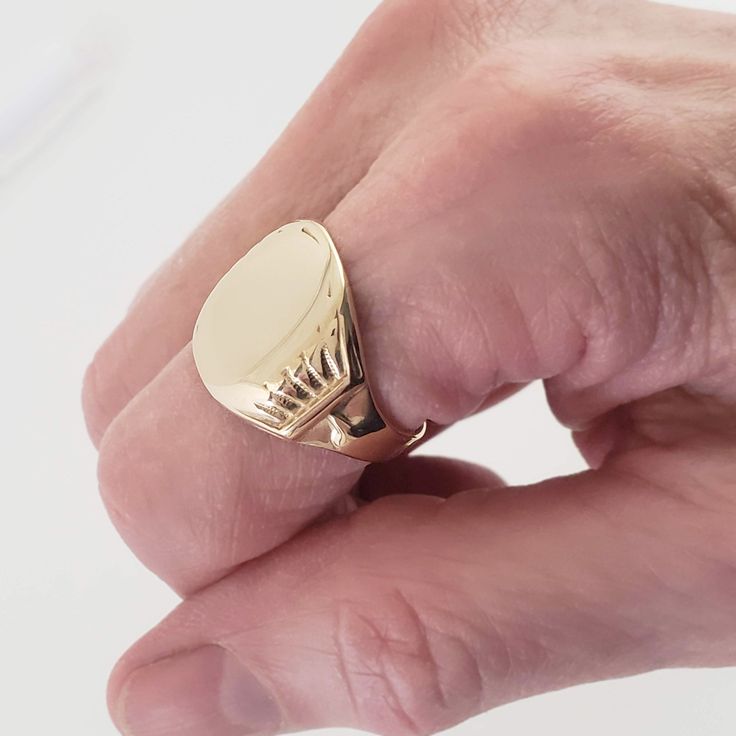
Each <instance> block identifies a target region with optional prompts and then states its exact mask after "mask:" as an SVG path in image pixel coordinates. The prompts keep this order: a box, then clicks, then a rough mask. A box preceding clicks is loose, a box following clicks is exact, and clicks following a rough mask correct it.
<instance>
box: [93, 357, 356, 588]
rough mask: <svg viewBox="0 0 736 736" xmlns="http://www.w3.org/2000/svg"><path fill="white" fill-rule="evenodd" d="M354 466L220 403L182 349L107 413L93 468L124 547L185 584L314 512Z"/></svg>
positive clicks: (328, 504) (271, 540) (269, 542)
mask: <svg viewBox="0 0 736 736" xmlns="http://www.w3.org/2000/svg"><path fill="white" fill-rule="evenodd" d="M364 467H365V464H364V463H362V462H358V461H357V460H353V459H352V458H348V457H344V456H342V455H338V454H336V453H331V452H327V451H324V450H317V449H315V448H313V447H308V446H304V445H300V444H298V443H295V442H287V441H284V440H280V439H276V438H274V437H272V436H271V435H268V434H266V433H265V432H262V431H260V430H258V429H256V428H254V427H252V426H250V425H247V424H245V423H244V422H243V421H242V420H241V419H239V418H238V417H236V416H235V415H233V414H230V413H229V412H227V411H223V410H220V407H219V405H216V404H215V403H214V402H213V401H212V398H211V396H210V395H209V394H208V393H207V391H206V390H205V389H204V387H203V386H202V383H201V381H200V380H199V377H198V375H197V371H196V368H195V366H194V361H193V360H192V357H191V351H189V350H188V349H187V350H185V351H183V352H182V353H181V354H180V355H179V356H178V358H177V359H176V360H175V361H173V362H172V363H171V364H170V365H169V366H167V368H165V369H164V370H163V371H162V373H161V374H160V375H159V376H158V377H157V378H156V379H155V380H154V381H153V382H152V383H151V384H150V385H149V386H147V387H146V388H145V389H143V391H141V392H140V393H139V394H138V395H137V396H136V397H135V399H133V401H131V402H130V404H129V405H128V406H127V407H126V408H125V409H124V411H123V412H122V414H121V415H120V416H119V417H118V418H117V419H116V420H115V422H114V423H113V425H112V426H111V428H110V431H109V432H108V433H106V435H105V437H104V439H103V442H102V445H101V446H100V463H99V470H98V475H99V482H100V491H101V493H102V497H103V499H104V501H105V504H106V506H107V508H108V510H109V513H110V515H111V518H112V520H113V522H114V523H115V525H116V527H117V529H118V531H119V532H120V533H121V535H122V536H123V538H124V539H125V540H126V542H127V543H128V545H129V546H130V548H131V549H132V550H133V552H135V553H136V554H137V555H138V557H139V558H140V559H141V560H142V561H143V563H144V564H146V565H147V566H148V567H149V568H150V569H152V570H153V571H154V572H155V573H156V574H157V575H159V576H160V577H161V578H163V579H164V580H166V581H167V582H168V583H169V584H170V585H171V586H172V587H173V588H174V589H175V590H177V591H178V592H180V593H182V594H187V593H190V592H191V591H193V590H197V589H198V588H200V587H202V586H204V585H206V584H208V583H210V582H212V581H213V580H216V579H218V578H220V577H222V576H223V575H225V574H226V573H227V572H228V571H229V570H230V569H231V568H232V567H233V566H235V565H237V564H240V563H241V562H242V561H244V560H247V559H250V558H251V557H257V556H258V555H260V554H262V553H263V552H264V551H266V550H269V549H271V548H273V547H275V546H277V545H278V544H280V543H281V542H283V541H284V540H286V539H288V538H289V537H291V536H292V535H293V534H295V533H296V532H297V531H299V530H300V529H302V528H304V526H306V525H307V524H308V523H310V522H311V521H314V520H315V519H317V518H319V517H321V516H322V515H324V514H325V513H326V512H328V510H329V509H331V508H332V507H333V505H334V504H335V503H337V502H338V500H339V499H340V498H341V497H345V496H346V494H347V493H348V492H349V491H350V490H351V489H352V488H353V487H354V486H355V484H356V483H357V481H358V479H359V477H360V473H361V471H362V470H363V468H364Z"/></svg>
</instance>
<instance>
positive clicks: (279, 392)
mask: <svg viewBox="0 0 736 736" xmlns="http://www.w3.org/2000/svg"><path fill="white" fill-rule="evenodd" d="M192 351H193V353H194V361H195V363H196V365H197V370H198V371H199V375H200V377H201V379H202V382H203V383H204V385H205V386H206V388H207V390H208V391H209V392H210V394H211V395H212V396H213V397H214V398H215V399H216V400H217V401H219V402H220V403H221V404H222V405H223V406H225V407H226V408H227V409H229V410H230V411H232V412H234V413H235V414H237V415H238V416H240V417H242V418H243V419H245V420H246V421H247V422H248V423H250V424H252V425H254V426H255V427H258V428H259V429H262V430H265V431H266V432H269V433H271V434H273V435H276V436H278V437H282V438H284V439H292V440H295V441H297V442H301V443H304V444H307V445H314V446H316V447H322V448H326V449H329V450H334V451H336V452H340V453H342V454H343V455H349V456H351V457H354V458H358V459H359V460H365V461H369V462H379V461H383V460H388V459H390V458H392V457H395V456H396V455H399V454H400V453H401V452H403V451H404V450H405V449H406V448H408V447H410V446H411V445H412V444H414V443H415V442H416V441H417V440H418V439H420V438H421V437H422V436H423V435H424V432H425V430H426V422H425V423H424V424H423V425H422V427H420V428H419V430H417V431H416V432H412V433H408V432H402V431H400V430H398V429H396V428H394V427H391V426H390V425H389V424H388V423H387V422H386V420H385V419H384V418H383V417H382V416H381V413H380V411H379V410H378V408H377V407H376V404H375V401H374V398H373V395H372V394H371V391H370V387H369V385H368V379H367V377H366V374H365V368H364V366H363V363H362V361H361V350H360V337H359V333H358V327H357V322H356V317H355V309H354V307H353V303H352V299H351V295H350V288H349V286H348V281H347V277H346V275H345V271H344V269H343V266H342V263H341V262H340V256H339V255H338V252H337V249H336V248H335V245H334V243H333V242H332V238H331V237H330V235H329V233H328V232H327V230H326V229H325V228H324V227H323V226H322V225H320V224H318V223H316V222H313V221H311V220H301V221H298V222H293V223H290V224H289V225H284V226H283V227H281V228H279V229H278V230H276V231H275V232H273V233H271V234H270V235H268V236H267V237H266V238H264V239H263V240H261V241H260V242H259V243H258V244H257V245H255V246H253V248H251V249H250V250H249V251H248V253H247V254H246V255H245V256H244V257H243V258H241V259H240V260H239V261H238V262H237V263H236V264H235V265H234V266H233V267H232V268H231V269H230V270H229V271H228V272H227V273H226V274H225V275H224V276H223V277H222V279H220V281H219V283H218V284H217V285H216V286H215V288H214V289H213V290H212V292H211V293H210V295H209V296H208V297H207V300H206V301H205V303H204V305H203V306H202V310H201V312H200V314H199V317H198V318H197V322H196V324H195V327H194V335H193V336H192Z"/></svg>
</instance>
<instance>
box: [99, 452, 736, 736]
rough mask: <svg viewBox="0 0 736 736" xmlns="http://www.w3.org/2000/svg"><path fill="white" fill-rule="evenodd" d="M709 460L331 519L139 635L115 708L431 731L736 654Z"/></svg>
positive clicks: (154, 717)
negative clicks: (565, 691)
mask: <svg viewBox="0 0 736 736" xmlns="http://www.w3.org/2000/svg"><path fill="white" fill-rule="evenodd" d="M692 463H693V457H691V456H690V455H689V453H688V451H685V450H683V449H682V448H678V450H677V451H666V450H656V451H655V450H652V451H651V452H650V453H649V455H648V458H647V467H648V468H650V469H654V470H655V471H656V472H657V473H659V472H660V471H662V470H663V469H666V473H664V472H663V473H661V474H659V475H658V476H657V477H660V478H663V479H664V480H663V482H662V483H661V484H655V483H654V482H653V481H651V480H650V479H648V478H647V477H646V476H643V475H642V474H640V473H639V471H638V470H637V471H636V472H633V471H632V470H631V469H630V467H629V466H627V465H626V462H624V461H623V460H622V461H621V464H619V465H616V464H609V465H607V466H606V467H605V468H604V469H602V470H598V471H590V472H587V473H584V474H582V475H580V476H576V477H571V478H566V479H557V480H552V481H548V482H545V483H543V484H540V486H539V487H535V488H526V489H518V488H516V489H514V488H508V489H498V488H496V489H494V490H493V491H482V490H480V491H479V490H475V491H473V490H471V491H466V492H464V493H460V494H456V495H452V494H451V493H449V492H448V493H446V494H445V495H447V496H448V498H446V499H443V498H440V497H437V496H435V497H430V496H422V495H406V496H390V497H385V498H383V499H381V500H379V501H376V502H375V503H373V504H371V505H369V506H366V507H364V508H362V509H361V510H359V511H358V512H356V513H355V514H353V515H351V516H348V517H343V518H341V519H336V520H333V521H332V522H329V523H327V524H325V525H323V526H321V527H317V528H314V529H312V530H311V531H309V532H307V533H305V534H304V535H302V536H301V537H299V538H297V539H296V540H294V541H292V542H291V543H289V544H287V545H285V546H284V547H282V548H280V549H279V550H277V551H275V552H273V553H271V554H270V555H268V556H265V557H262V558H259V559H258V560H255V561H253V562H251V563H248V564H246V565H245V566H244V567H242V568H241V569H239V570H238V571H236V572H234V573H232V574H231V575H230V576H229V577H227V578H225V579H224V580H222V581H220V582H219V583H216V584H214V585H213V586H211V587H210V588H209V589H207V590H204V591H202V592H201V593H199V594H197V595H196V596H194V597H193V598H191V599H189V600H187V601H185V602H184V603H182V604H181V606H180V607H179V608H178V609H177V610H176V611H175V612H174V613H173V614H172V615H171V616H170V617H169V618H168V619H167V620H166V621H164V622H163V623H162V624H161V625H159V626H158V627H157V628H156V629H155V630H154V631H153V632H152V633H150V634H149V635H148V636H147V637H145V638H144V639H143V640H142V641H141V642H139V643H138V644H137V645H136V646H135V647H134V648H133V649H132V650H131V651H130V652H129V653H128V654H127V655H126V656H125V657H124V658H123V660H122V661H121V663H120V664H119V665H118V667H117V669H116V671H115V673H114V675H113V678H112V682H111V686H110V700H111V707H112V711H113V714H114V717H115V719H116V721H117V722H118V724H119V725H120V726H121V728H122V729H123V731H124V733H126V734H130V735H131V736H154V734H155V736H169V734H171V735H172V736H173V734H177V736H203V735H204V734H207V736H234V734H242V733H257V734H266V733H275V732H279V731H293V730H301V729H306V728H314V727H325V726H350V727H358V728H361V729H365V730H370V731H375V732H379V733H381V734H424V733H430V732H434V731H437V730H440V729H443V728H446V727H449V726H451V725H453V724H455V723H457V722H459V721H462V720H464V719H465V718H467V717H470V716H472V715H474V714H477V713H479V712H482V711H484V710H487V709H488V708H491V707H493V706H496V705H499V704H501V703H504V702H507V701H511V700H514V699H518V698H522V697H525V696H528V695H530V694H533V693H538V692H541V691H546V690H551V689H557V688H561V687H565V686H567V685H571V684H574V683H579V682H584V681H589V680H597V679H602V678H608V677H615V676H622V675H628V674H633V673H636V672H640V671H644V670H648V669H653V668H658V667H662V666H674V665H678V666H679V665H694V664H722V663H725V662H727V661H729V660H731V659H733V658H734V656H736V641H735V637H734V634H733V625H732V622H733V616H734V614H735V613H736V601H735V600H734V598H733V595H732V592H731V593H729V590H728V585H724V575H726V571H728V570H730V571H731V572H730V575H731V576H732V575H733V569H734V565H733V561H734V558H735V557H736V555H734V550H733V541H732V533H731V525H732V518H733V517H732V515H727V514H724V513H721V512H715V511H714V510H713V509H712V508H710V507H709V506H708V504H707V503H706V502H705V501H698V502H696V501H694V498H695V497H694V495H693V494H689V493H688V492H687V490H688V489H687V488H686V487H684V486H683V478H687V477H691V476H689V474H688V472H687V468H688V467H692ZM627 468H629V469H627ZM678 479H679V480H678ZM678 483H679V484H678ZM664 488H666V489H667V490H666V491H665V490H663V489H664ZM673 489H674V492H673ZM701 490H702V489H701ZM699 495H702V494H699ZM729 540H731V541H729ZM729 560H730V563H729ZM729 565H730V566H729Z"/></svg>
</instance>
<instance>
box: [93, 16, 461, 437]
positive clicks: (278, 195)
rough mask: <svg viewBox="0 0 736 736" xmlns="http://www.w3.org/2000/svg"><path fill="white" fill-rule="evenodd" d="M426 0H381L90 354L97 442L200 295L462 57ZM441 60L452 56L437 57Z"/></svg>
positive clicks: (328, 202) (386, 133)
mask: <svg viewBox="0 0 736 736" xmlns="http://www.w3.org/2000/svg"><path fill="white" fill-rule="evenodd" d="M440 12H442V10H441V7H440V5H438V4H436V3H424V4H423V5H422V4H418V3H414V2H409V3H407V2H393V3H387V4H386V5H384V6H382V8H381V9H380V10H379V11H378V12H377V13H376V14H375V16H374V17H373V18H372V19H371V20H370V21H369V22H368V23H366V24H365V26H364V28H363V29H362V31H361V32H360V33H359V34H358V36H357V37H356V39H355V40H354V41H353V43H352V44H351V45H350V47H349V49H348V50H347V51H346V53H345V54H344V56H343V58H342V59H341V60H340V61H339V62H338V64H337V65H336V67H335V69H334V70H333V71H332V72H331V73H330V74H329V75H328V76H327V78H326V79H325V81H324V82H323V83H322V84H321V85H320V87H319V88H318V89H317V91H316V92H315V93H314V95H313V96H312V98H311V99H310V101H309V102H308V103H307V104H306V106H305V107H304V108H303V109H302V110H301V112H300V113H299V114H298V115H297V117H296V118H295V119H294V121H293V122H292V123H291V125H290V126H289V127H288V129H287V130H286V132H285V133H284V134H283V135H282V136H281V138H280V139H279V141H278V142H277V143H276V145H275V146H274V147H273V148H272V149H271V150H270V151H269V152H268V154H267V155H266V156H265V157H264V159H263V160H262V161H261V163H260V164H259V165H258V166H257V167H256V169H255V170H254V171H253V172H252V173H251V174H250V175H249V176H248V177H247V178H246V179H245V180H244V181H243V183H242V184H241V185H240V186H239V187H238V188H237V189H236V190H235V191H234V192H233V193H232V194H231V195H230V196H229V197H228V198H227V199H226V200H225V202H223V204H222V205H221V206H220V207H219V208H218V209H217V210H216V211H215V212H214V213H213V214H212V215H211V216H210V217H209V218H208V219H207V220H206V221H205V223H204V224H203V225H202V226H201V227H200V228H199V229H198V230H197V231H196V232H195V233H194V235H193V236H192V237H191V238H190V239H189V241H188V242H187V243H186V244H185V245H184V246H183V247H182V248H181V249H180V250H179V251H177V253H176V254H175V255H174V256H173V257H172V258H171V259H169V260H168V261H167V262H166V263H165V264H164V265H163V266H162V267H161V269H160V270H159V271H158V272H157V273H156V274H155V275H154V276H153V277H152V278H151V279H149V281H148V282H147V283H146V284H145V286H144V288H143V290H142V291H141V292H140V294H139V295H138V297H137V298H136V300H135V302H134V303H133V305H132V306H131V308H130V310H129V312H128V314H127V315H126V317H125V319H124V320H123V322H122V323H121V324H120V326H119V327H118V328H117V329H116V330H115V332H114V333H113V334H112V336H111V337H110V338H109V339H108V340H107V341H106V342H105V344H104V345H103V346H102V348H101V349H100V350H99V352H98V354H97V356H96V357H95V360H94V361H93V363H92V365H91V366H90V368H89V369H88V372H87V376H86V379H85V390H84V405H85V415H86V417H87V423H88V426H89V430H90V434H91V436H92V438H93V440H94V441H95V444H98V443H99V441H100V439H101V437H102V435H103V433H104V432H105V430H106V428H107V427H108V425H109V424H110V422H111V421H112V419H113V418H114V417H115V416H116V415H117V414H118V413H119V412H120V411H121V410H122V408H123V407H124V406H125V405H126V404H127V403H128V401H130V399H131V398H132V397H133V396H134V395H135V394H136V393H137V392H138V391H139V390H141V389H142V388H143V387H144V386H145V385H146V384H147V383H148V382H149V381H150V380H151V379H153V378H154V377H155V376H156V374H157V373H158V372H159V371H160V370H161V369H162V368H163V367H164V366H165V365H166V364H167V363H168V361H169V360H170V359H171V358H173V357H174V356H175V355H176V354H177V353H178V352H179V350H181V348H182V347H183V346H184V345H186V344H187V342H188V341H189V338H190V336H191V333H192V327H193V325H194V320H195V318H196V315H197V312H198V310H199V308H200V306H201V304H202V302H203V301H204V299H205V297H206V295H207V293H208V292H209V291H210V290H211V288H212V287H213V286H214V284H215V283H216V282H217V280H218V279H219V278H220V277H221V276H222V274H223V273H224V272H225V271H226V270H227V269H228V268H229V267H230V266H231V265H232V264H233V262H234V261H235V260H237V259H238V258H239V257H241V256H242V255H243V254H244V252H245V250H246V249H247V248H248V247H250V246H251V245H252V244H253V243H255V242H257V241H258V240H260V239H261V238H262V237H263V236H264V235H266V234H267V233H268V232H270V231H271V230H273V229H275V228H276V227H278V226H279V225H282V224H284V223H286V222H289V221H291V220H294V219H298V218H299V217H303V216H305V215H309V217H311V218H312V219H322V218H324V217H325V216H326V215H327V214H328V213H329V212H330V211H331V210H332V209H333V208H334V207H335V205H336V204H337V203H338V202H339V201H340V199H341V198H342V197H343V195H344V194H345V193H346V192H347V191H349V190H350V189H351V188H352V187H353V186H354V185H355V184H356V183H357V182H358V181H359V180H360V179H361V178H362V176H363V175H364V174H365V173H366V171H367V170H368V168H369V166H370V165H371V163H372V162H373V160H374V159H375V158H376V156H377V155H378V153H379V152H380V150H382V148H383V147H384V146H385V144H386V142H387V141H388V140H390V138H391V137H392V136H393V135H394V134H395V132H396V131H397V130H399V129H400V128H401V126H402V125H403V123H404V122H405V120H406V119H407V118H408V117H409V116H410V115H412V114H413V113H414V110H415V107H416V104H417V102H418V101H419V100H421V99H423V98H425V97H426V96H428V95H429V94H431V92H432V91H433V90H434V89H435V88H436V87H437V86H439V85H440V84H441V83H442V82H443V81H444V79H445V78H446V77H447V76H449V75H450V74H452V73H454V69H455V68H456V67H457V66H461V65H462V64H463V63H465V61H464V60H465V58H466V57H468V56H469V53H470V50H471V49H470V47H469V46H467V45H466V46H463V45H461V44H459V43H458V42H457V41H456V42H455V43H454V44H452V45H451V44H449V43H447V39H448V38H453V37H454V36H453V34H455V35H457V31H456V29H457V25H458V23H460V22H461V20H460V19H458V18H457V17H455V16H454V14H452V13H449V12H448V11H445V14H446V15H448V16H449V17H447V18H444V19H443V20H439V19H438V18H437V15H438V14H439V13H440ZM446 56H451V57H452V59H453V63H452V64H442V63H439V60H440V58H441V57H446Z"/></svg>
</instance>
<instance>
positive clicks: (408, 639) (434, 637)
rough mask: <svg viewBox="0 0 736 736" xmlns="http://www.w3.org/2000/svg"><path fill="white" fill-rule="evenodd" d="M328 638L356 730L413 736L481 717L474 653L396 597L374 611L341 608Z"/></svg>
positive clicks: (357, 605)
mask: <svg viewBox="0 0 736 736" xmlns="http://www.w3.org/2000/svg"><path fill="white" fill-rule="evenodd" d="M455 628H457V627H455ZM334 632H335V633H334V637H335V648H336V651H337V656H338V662H339V667H340V670H341V675H342V679H343V681H344V683H345V686H346V688H347V689H348V693H349V696H350V700H351V705H352V708H353V710H354V711H355V716H356V720H357V722H358V723H360V724H361V726H362V727H364V728H368V729H369V730H375V731H377V732H379V733H385V734H397V736H404V735H406V736H419V735H422V734H431V733H434V732H436V731H439V730H441V729H443V728H447V727H448V726H450V725H453V724H454V723H456V722H457V721H458V720H460V719H462V718H464V717H466V716H467V715H468V714H469V713H474V712H478V711H479V710H481V706H482V700H483V690H484V687H483V676H482V674H481V670H480V666H479V663H478V661H477V660H476V655H475V653H474V651H473V649H472V647H471V646H469V645H468V644H466V643H465V642H464V641H463V638H462V636H459V635H458V636H455V635H452V634H450V633H448V632H447V631H446V630H445V628H444V627H439V626H437V625H436V624H434V623H432V622H431V621H429V620H428V617H427V615H426V614H423V613H421V612H420V610H419V608H418V607H416V606H415V605H414V604H413V602H411V601H410V600H409V598H408V597H407V596H406V595H405V594H404V593H402V592H401V591H400V590H393V591H392V592H390V594H388V595H385V596H383V599H382V600H381V601H380V602H379V603H378V604H376V603H375V601H372V602H371V604H370V605H366V603H365V602H363V601H346V600H344V601H342V602H341V603H340V605H339V606H338V607H337V609H336V620H335V628H334Z"/></svg>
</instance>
